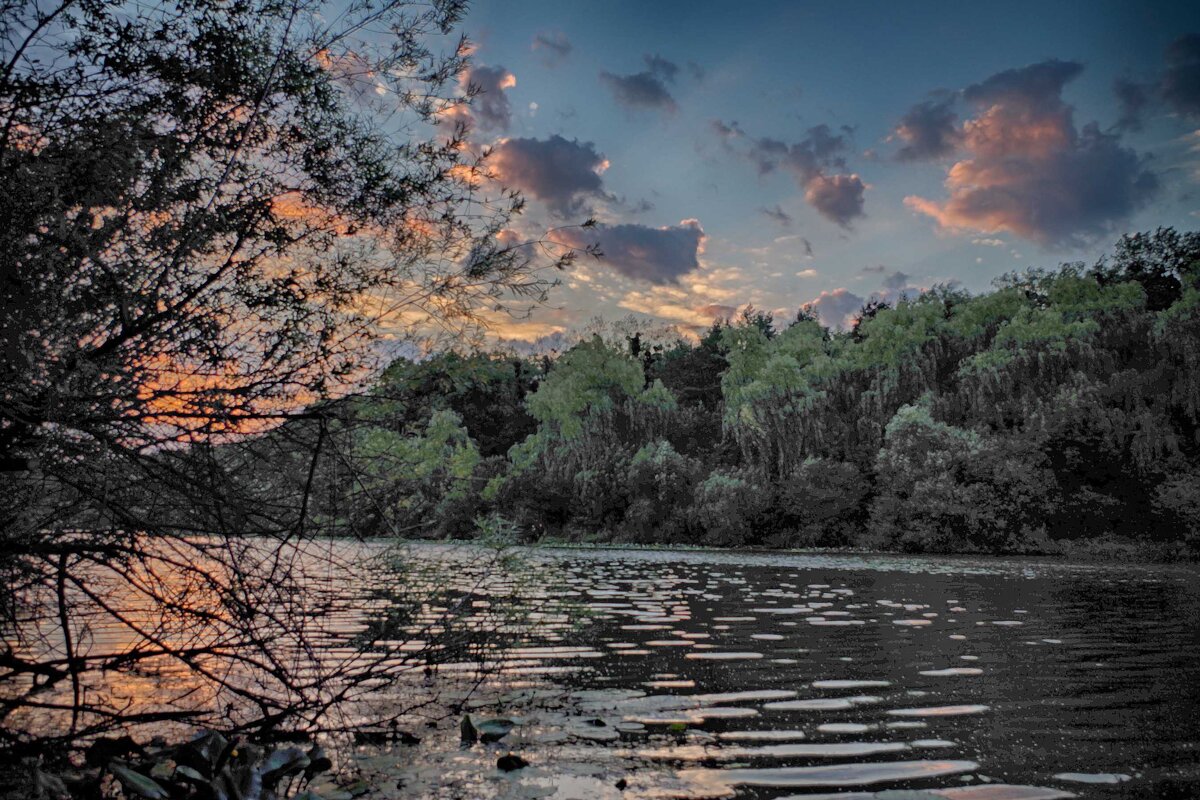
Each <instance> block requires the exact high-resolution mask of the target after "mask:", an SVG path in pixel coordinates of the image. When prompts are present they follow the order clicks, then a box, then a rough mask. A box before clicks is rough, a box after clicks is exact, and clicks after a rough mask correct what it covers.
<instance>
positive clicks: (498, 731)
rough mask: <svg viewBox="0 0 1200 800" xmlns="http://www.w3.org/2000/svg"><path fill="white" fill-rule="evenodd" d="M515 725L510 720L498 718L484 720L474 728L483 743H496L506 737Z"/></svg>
mask: <svg viewBox="0 0 1200 800" xmlns="http://www.w3.org/2000/svg"><path fill="white" fill-rule="evenodd" d="M516 724H517V723H515V722H513V721H512V720H511V719H504V718H503V717H499V718H497V719H485V720H484V721H483V722H480V723H479V724H478V725H477V726H475V727H476V730H478V731H479V739H480V741H483V742H498V741H500V740H501V739H503V738H504V737H505V736H507V735H508V732H509V731H511V730H512V729H513V727H515V726H516Z"/></svg>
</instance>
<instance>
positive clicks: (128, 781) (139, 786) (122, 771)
mask: <svg viewBox="0 0 1200 800" xmlns="http://www.w3.org/2000/svg"><path fill="white" fill-rule="evenodd" d="M108 770H109V772H111V773H112V774H113V775H115V776H116V778H117V780H119V781H120V782H121V786H123V787H124V788H125V789H127V790H129V791H130V792H133V793H134V794H135V795H137V796H138V797H142V798H145V800H168V798H170V796H171V795H170V794H168V793H167V790H166V789H164V788H163V787H162V785H161V784H159V783H158V781H156V780H154V779H152V778H147V777H146V776H145V775H143V774H141V773H140V772H134V771H133V770H132V769H130V768H129V767H126V766H124V765H122V764H118V763H116V762H115V761H114V762H113V763H111V764H109V765H108Z"/></svg>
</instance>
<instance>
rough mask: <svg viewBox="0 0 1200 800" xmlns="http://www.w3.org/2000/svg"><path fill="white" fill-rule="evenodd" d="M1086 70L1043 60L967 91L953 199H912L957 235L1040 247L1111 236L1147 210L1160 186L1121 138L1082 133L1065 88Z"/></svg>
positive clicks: (950, 176)
mask: <svg viewBox="0 0 1200 800" xmlns="http://www.w3.org/2000/svg"><path fill="white" fill-rule="evenodd" d="M1082 69H1083V67H1082V66H1081V65H1080V64H1077V63H1074V62H1064V61H1057V60H1050V61H1044V62H1041V63H1039V64H1033V65H1031V66H1028V67H1023V68H1020V69H1011V70H1006V71H1004V72H1001V73H998V74H996V75H993V76H992V77H990V78H988V79H987V80H985V81H983V82H982V83H978V84H975V85H973V86H970V87H967V89H965V90H964V91H963V93H962V96H963V99H964V100H965V101H966V102H967V103H969V104H970V105H971V106H973V107H974V111H975V114H974V116H973V117H971V118H970V119H967V120H965V121H964V122H963V123H962V124H961V125H960V126H959V127H958V129H957V131H958V137H959V150H960V154H961V158H960V160H959V161H958V162H956V163H955V164H954V165H953V166H951V167H950V168H949V171H948V172H947V175H946V180H945V186H946V189H947V190H948V192H949V197H948V198H947V199H946V200H944V201H943V202H936V201H933V200H928V199H925V198H922V197H916V196H910V197H906V198H905V200H904V202H905V204H906V205H908V206H909V207H910V208H912V209H914V210H915V211H917V212H919V213H922V214H926V215H928V216H930V217H932V218H933V219H934V220H935V221H936V222H937V224H938V226H939V227H941V228H942V229H945V230H951V231H972V232H977V233H985V234H995V233H1000V232H1001V231H1009V232H1011V233H1014V234H1016V235H1018V236H1021V237H1024V238H1026V239H1029V240H1031V241H1035V242H1038V243H1040V244H1042V245H1044V246H1050V245H1055V244H1081V243H1084V242H1087V241H1090V240H1092V239H1093V238H1095V237H1097V236H1100V235H1104V234H1108V233H1109V232H1110V231H1111V230H1112V229H1113V228H1115V227H1117V226H1118V225H1120V224H1121V223H1122V222H1124V221H1125V220H1126V219H1127V218H1128V217H1129V216H1130V215H1131V214H1132V213H1133V212H1134V211H1136V210H1137V209H1138V208H1140V207H1141V206H1143V205H1144V204H1145V203H1146V202H1147V201H1148V200H1149V199H1150V198H1151V197H1152V196H1153V195H1154V194H1155V192H1156V190H1157V188H1158V181H1157V178H1156V177H1155V175H1154V174H1153V173H1152V172H1149V171H1148V170H1146V169H1144V167H1143V164H1142V159H1141V158H1140V157H1139V156H1138V154H1137V153H1135V152H1134V151H1133V150H1131V149H1129V148H1127V147H1124V146H1123V145H1122V144H1121V142H1120V138H1119V136H1118V135H1116V134H1106V133H1103V132H1101V131H1100V129H1099V126H1097V125H1096V124H1095V123H1089V124H1088V125H1085V126H1084V127H1083V129H1082V130H1077V129H1076V127H1075V124H1074V121H1073V112H1074V109H1073V107H1072V106H1070V105H1068V104H1067V103H1065V102H1063V99H1062V90H1063V87H1064V86H1065V85H1066V83H1067V82H1068V81H1070V80H1072V79H1073V78H1075V77H1077V76H1078V75H1079V73H1080V72H1081V71H1082Z"/></svg>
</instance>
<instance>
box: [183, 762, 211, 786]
mask: <svg viewBox="0 0 1200 800" xmlns="http://www.w3.org/2000/svg"><path fill="white" fill-rule="evenodd" d="M179 778H184V779H186V780H189V781H192V782H193V783H208V778H206V777H204V776H203V775H201V774H200V773H199V772H197V771H196V770H194V769H192V768H191V767H189V766H186V765H184V764H180V765H178V766H176V767H175V779H176V780H178V779H179Z"/></svg>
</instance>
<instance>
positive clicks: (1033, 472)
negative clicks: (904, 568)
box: [871, 406, 1054, 552]
mask: <svg viewBox="0 0 1200 800" xmlns="http://www.w3.org/2000/svg"><path fill="white" fill-rule="evenodd" d="M884 442H885V443H884V447H883V449H882V450H880V452H879V456H878V459H877V467H876V469H877V480H878V493H877V495H876V497H875V500H874V503H873V504H872V508H871V536H872V537H876V540H877V541H878V542H879V543H881V544H883V545H885V546H887V547H895V548H897V549H901V550H908V551H926V552H929V551H931V552H962V551H966V550H983V551H1013V550H1022V549H1027V548H1031V547H1035V546H1036V545H1038V544H1039V543H1040V542H1041V541H1042V540H1043V539H1044V533H1045V532H1044V530H1043V529H1042V526H1041V524H1040V521H1041V520H1042V519H1043V518H1044V516H1045V514H1046V513H1047V512H1048V511H1049V509H1050V505H1051V503H1052V502H1053V500H1054V497H1053V486H1054V478H1053V475H1052V474H1051V473H1050V472H1049V470H1048V469H1047V468H1046V466H1045V463H1044V458H1043V459H1039V458H1038V453H1037V452H1036V451H1031V450H1029V449H1023V448H1021V447H1020V446H1019V444H1017V443H1016V440H1014V441H1012V442H1001V441H995V440H993V439H991V438H990V437H984V436H980V435H979V434H978V433H976V432H974V431H969V430H963V429H960V428H955V427H953V426H951V425H946V424H944V423H941V422H937V421H936V420H934V419H933V418H932V416H930V413H929V410H928V409H927V408H926V407H924V406H905V407H903V408H901V409H900V410H899V411H898V412H896V415H895V416H894V417H893V418H892V420H891V421H890V422H889V423H888V426H887V432H886V435H885V440H884Z"/></svg>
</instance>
